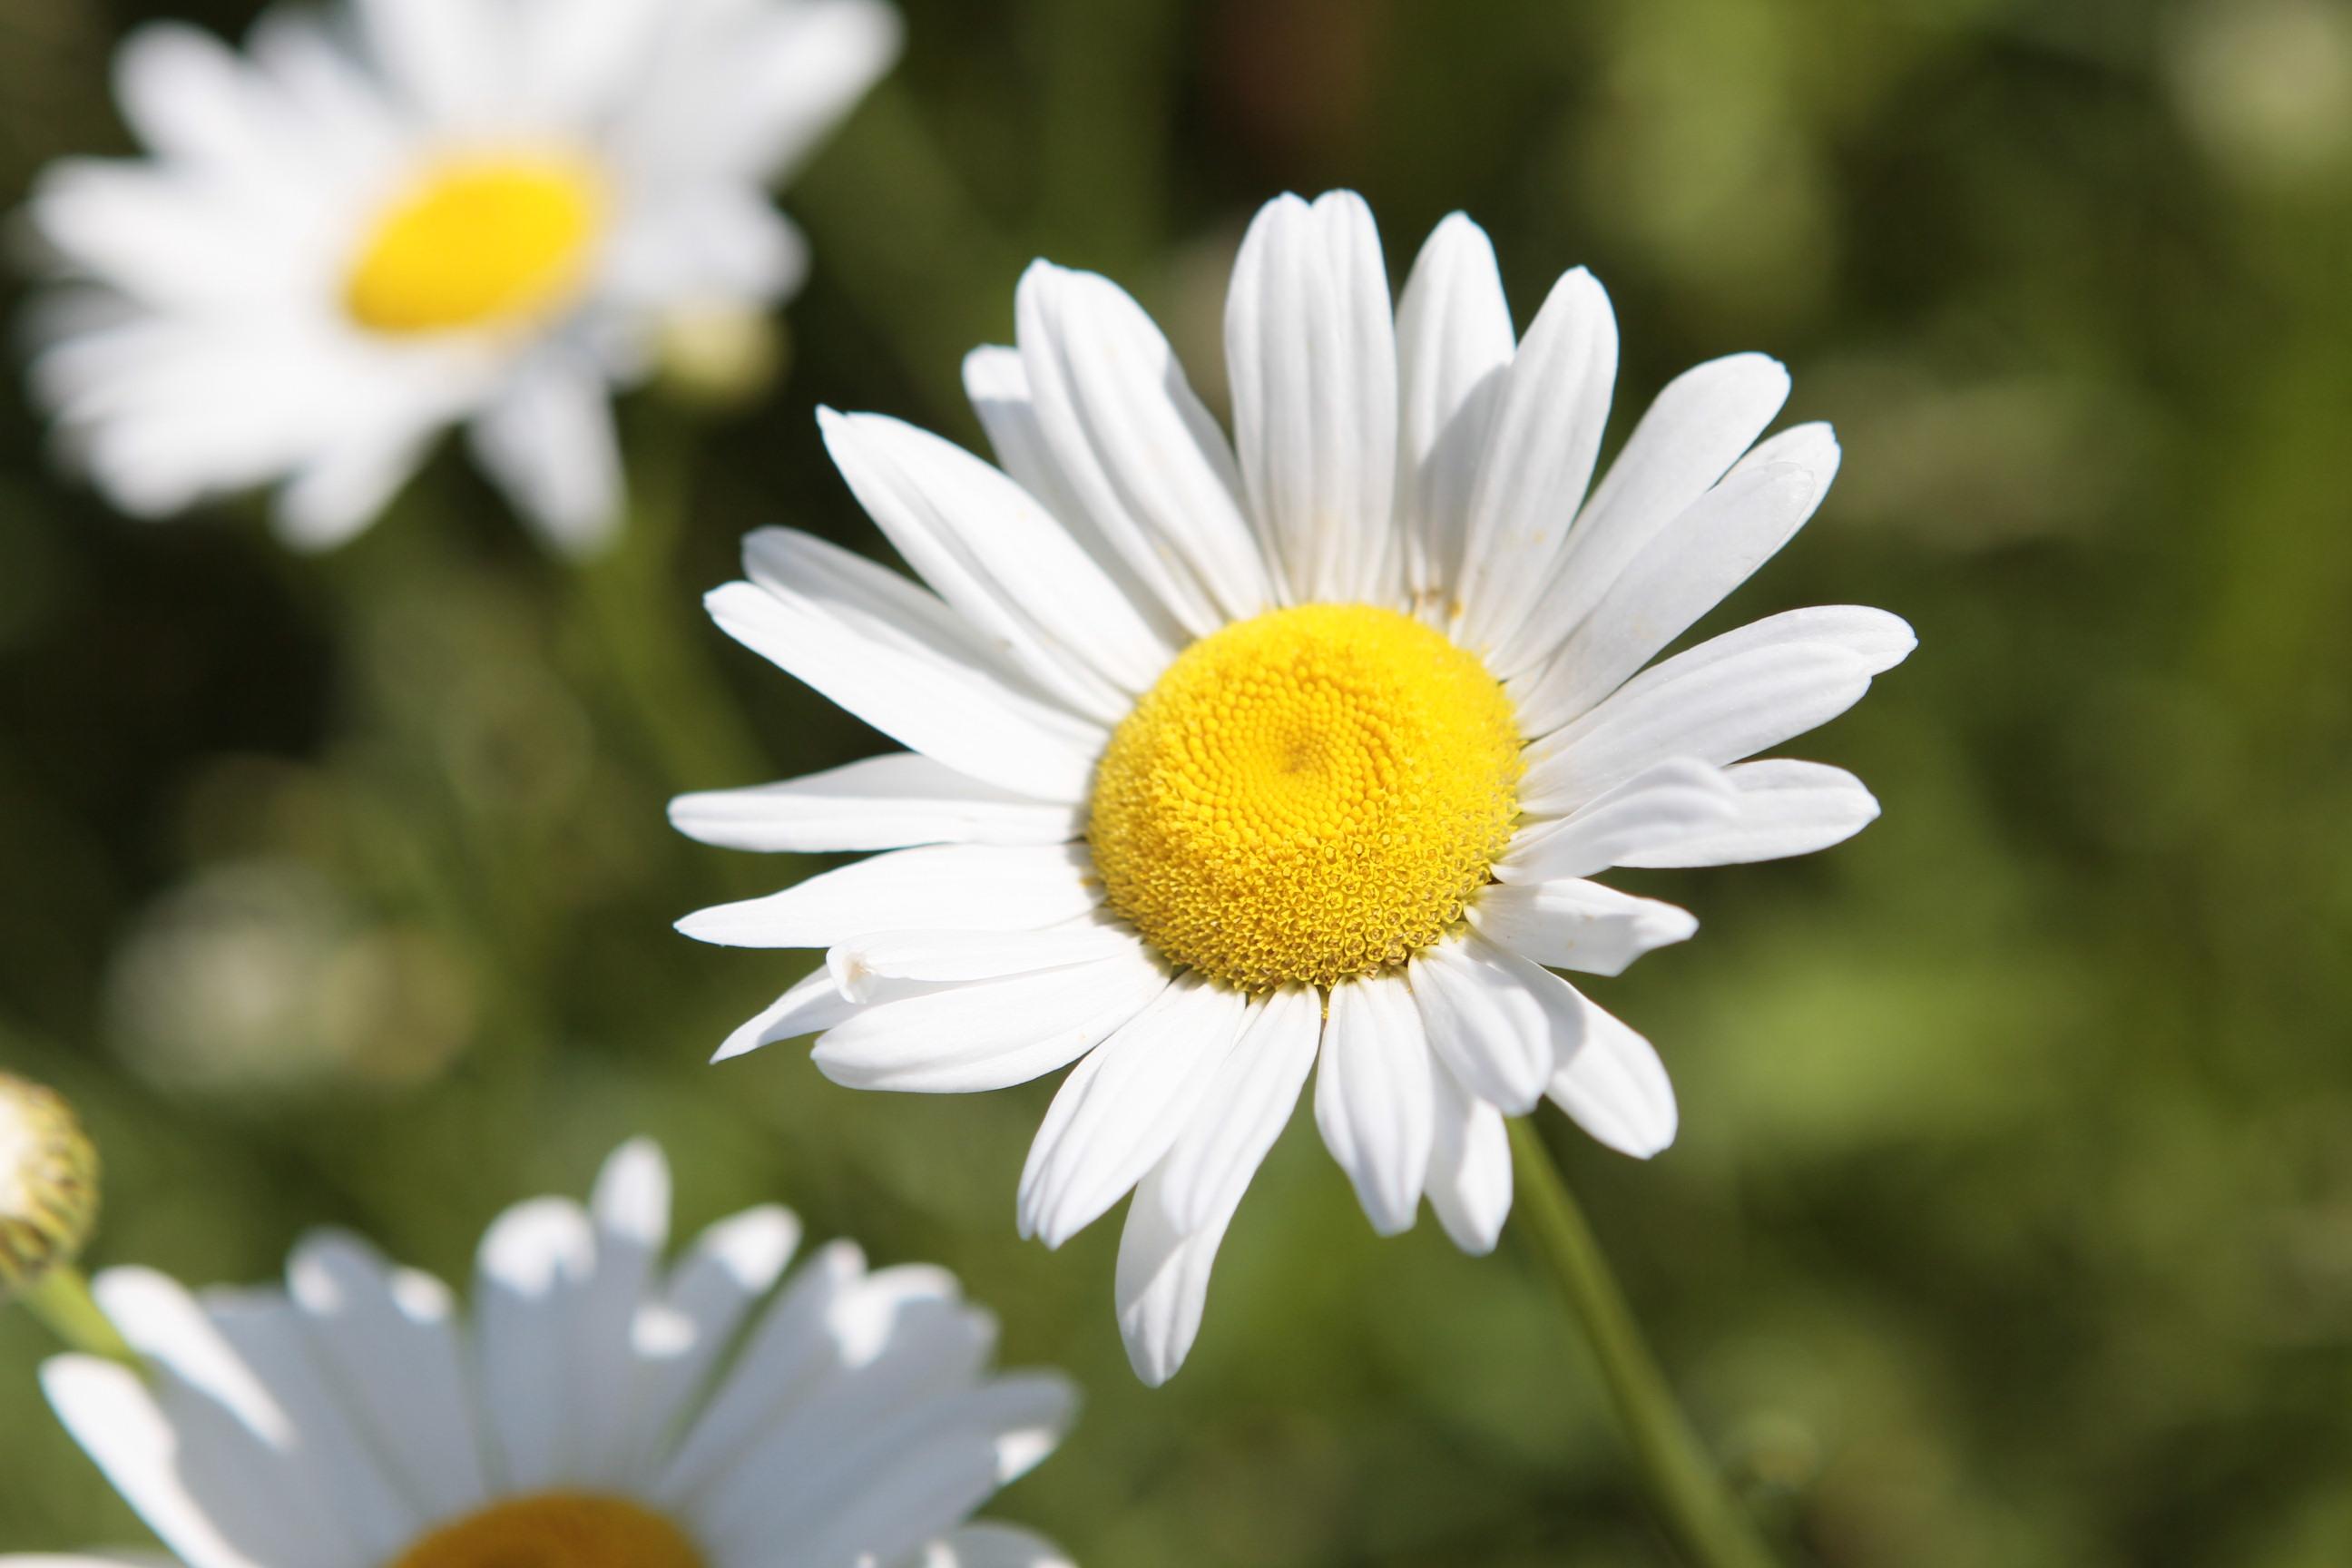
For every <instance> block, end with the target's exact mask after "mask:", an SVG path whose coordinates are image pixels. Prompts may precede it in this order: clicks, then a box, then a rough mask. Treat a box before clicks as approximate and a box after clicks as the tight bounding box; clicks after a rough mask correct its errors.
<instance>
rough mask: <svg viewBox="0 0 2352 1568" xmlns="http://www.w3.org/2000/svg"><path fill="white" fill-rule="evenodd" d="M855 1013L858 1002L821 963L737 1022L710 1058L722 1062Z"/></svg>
mask: <svg viewBox="0 0 2352 1568" xmlns="http://www.w3.org/2000/svg"><path fill="white" fill-rule="evenodd" d="M856 1016H857V1004H856V1003H855V1002H852V1001H851V1000H850V999H849V998H848V997H846V996H844V995H843V994H841V987H840V986H838V985H835V984H834V983H833V973H832V972H831V971H830V970H828V969H826V968H825V967H824V965H823V964H819V965H817V968H816V972H815V973H813V974H808V975H803V977H802V978H801V979H800V980H798V981H796V982H794V983H793V984H792V985H791V986H789V987H788V988H786V990H785V992H784V994H782V995H781V996H779V997H777V998H776V999H775V1000H774V1001H773V1002H771V1003H769V1004H768V1005H767V1006H765V1007H763V1008H761V1010H760V1011H759V1012H757V1013H755V1014H753V1015H752V1016H751V1017H750V1018H748V1019H746V1020H744V1022H742V1023H741V1024H740V1025H738V1026H736V1027H735V1029H734V1031H733V1032H732V1033H730V1035H729V1036H728V1037H727V1039H726V1043H725V1044H723V1045H721V1046H720V1047H719V1050H718V1052H717V1054H716V1055H714V1056H713V1057H712V1058H710V1059H711V1060H712V1061H714V1062H723V1061H727V1060H729V1059H730V1058H735V1057H740V1056H742V1055H743V1054H745V1053H746V1052H748V1051H756V1050H758V1049H759V1048H760V1047H761V1046H772V1045H774V1044H775V1043H776V1042H777V1041H779V1040H793V1039H798V1038H799V1037H801V1036H803V1035H814V1034H820V1033H822V1032H824V1030H826V1029H830V1028H832V1027H833V1026H835V1025H836V1024H840V1023H843V1022H845V1021H846V1020H848V1019H851V1018H854V1017H856Z"/></svg>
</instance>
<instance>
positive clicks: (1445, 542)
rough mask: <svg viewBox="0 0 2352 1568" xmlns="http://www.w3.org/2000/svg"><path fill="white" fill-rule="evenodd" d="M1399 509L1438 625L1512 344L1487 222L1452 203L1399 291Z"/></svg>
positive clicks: (1411, 571)
mask: <svg viewBox="0 0 2352 1568" xmlns="http://www.w3.org/2000/svg"><path fill="white" fill-rule="evenodd" d="M1396 338H1397V384H1398V402H1399V412H1398V421H1397V513H1398V520H1399V521H1400V523H1401V525H1402V534H1403V538H1404V545H1405V557H1406V559H1405V577H1406V583H1405V586H1406V588H1407V590H1408V591H1409V592H1410V593H1411V595H1412V602H1413V605H1414V606H1415V607H1416V608H1417V609H1419V610H1421V611H1422V613H1423V614H1424V615H1428V616H1432V618H1433V619H1434V620H1435V621H1436V623H1437V624H1439V625H1441V626H1442V625H1444V623H1445V622H1446V621H1447V620H1448V619H1449V618H1450V617H1451V614H1452V612H1451V610H1450V608H1449V602H1450V600H1451V598H1452V596H1453V593H1454V584H1455V583H1456V582H1457V581H1458V580H1459V578H1460V576H1461V574H1462V536H1463V531H1464V528H1465V524H1466V522H1467V520H1468V518H1469V515H1470V492H1471V487H1472V485H1473V484H1474V483H1475V481H1476V479H1477V477H1478V458H1479V455H1480V453H1482V452H1483V451H1484V450H1485V449H1486V434H1487V431H1488V429H1489V428H1490V427H1491V426H1492V425H1493V423H1494V416H1495V400H1496V397H1497V396H1498V395H1500V393H1501V391H1502V387H1503V375H1504V372H1505V371H1506V369H1507V367H1508V366H1509V364H1510V363H1511V353H1512V349H1513V347H1514V346H1515V345H1514V342H1513V339H1512V335H1511V308H1510V305H1509V304H1508V303H1507V301H1506V300H1505V299H1504V297H1503V278H1502V273H1501V271H1500V270H1499V269H1498V268H1496V265H1495V247H1494V246H1493V245H1492V244H1491V243H1489V242H1488V240H1487V238H1486V231H1485V230H1484V229H1482V228H1480V227H1479V226H1477V225H1476V224H1475V223H1473V222H1471V221H1470V220H1469V219H1468V218H1467V217H1465V216H1463V215H1462V214H1460V213H1454V214H1453V215H1452V216H1449V217H1447V218H1446V219H1445V220H1444V222H1442V223H1440V224H1439V225H1438V226H1436V228H1434V229H1433V230H1431V231H1430V236H1429V240H1428V243H1426V244H1424V245H1423V247H1421V255H1420V257H1419V258H1417V259H1416V260H1415V261H1414V262H1413V264H1412V276H1410V277H1408V278H1407V279H1405V283H1404V292H1403V293H1402V295H1400V296H1398V299H1397V320H1396Z"/></svg>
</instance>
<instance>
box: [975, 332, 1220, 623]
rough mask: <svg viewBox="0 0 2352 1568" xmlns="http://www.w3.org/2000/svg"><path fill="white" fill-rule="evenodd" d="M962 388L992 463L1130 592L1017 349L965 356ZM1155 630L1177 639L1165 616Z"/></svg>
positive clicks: (993, 348)
mask: <svg viewBox="0 0 2352 1568" xmlns="http://www.w3.org/2000/svg"><path fill="white" fill-rule="evenodd" d="M963 390H964V395H965V396H966V397H968V398H970V399H971V409H972V412H973V413H974V414H976V415H978V416H980V425H981V428H982V429H983V430H985V431H987V432H988V446H989V450H991V451H992V452H994V453H995V454H996V466H997V467H998V468H1003V470H1004V471H1005V472H1006V473H1007V474H1010V475H1011V476H1012V477H1013V482H1014V483H1016V484H1018V485H1019V486H1020V487H1021V488H1022V489H1024V490H1027V491H1028V492H1029V493H1030V494H1031V495H1032V496H1034V497H1035V498H1036V499H1037V500H1038V501H1039V502H1040V503H1041V504H1042V505H1043V506H1044V507H1045V510H1048V511H1050V512H1052V513H1053V514H1054V515H1055V517H1057V518H1059V519H1061V520H1062V522H1063V524H1064V525H1065V526H1066V527H1067V528H1069V530H1070V531H1071V534H1072V537H1074V538H1076V540H1077V541H1078V542H1080V543H1081V544H1083V545H1085V546H1086V549H1087V553H1088V554H1089V555H1092V556H1093V557H1094V558H1095V559H1096V561H1097V562H1098V563H1101V565H1102V567H1103V569H1104V570H1105V571H1107V572H1108V573H1110V574H1112V575H1113V576H1114V577H1117V578H1118V579H1119V581H1120V582H1121V583H1122V584H1125V585H1127V586H1128V587H1129V589H1130V591H1131V590H1133V589H1134V588H1135V587H1137V586H1139V580H1138V579H1136V578H1135V576H1134V575H1133V574H1131V573H1129V571H1128V567H1127V563H1125V562H1123V561H1121V560H1120V559H1119V558H1118V552H1117V551H1115V550H1112V549H1111V548H1110V547H1109V545H1108V542H1106V541H1105V540H1104V539H1103V537H1102V534H1101V531H1099V530H1097V528H1096V527H1095V525H1094V521H1093V520H1092V519H1090V518H1088V517H1087V514H1086V509H1085V508H1084V507H1082V506H1080V505H1079V504H1078V498H1077V493H1076V491H1075V490H1073V489H1071V488H1070V481H1069V478H1068V476H1067V475H1066V474H1064V473H1063V472H1062V469H1061V466H1060V464H1059V463H1057V462H1056V461H1055V458H1054V453H1053V448H1052V447H1050V446H1049V445H1047V443H1046V440H1045V426H1043V425H1041V424H1039V423H1038V420H1037V405H1036V402H1035V400H1034V399H1033V398H1032V397H1031V396H1030V395H1029V372H1028V370H1027V369H1026V368H1025V367H1024V366H1023V364H1022V363H1021V351H1020V350H1019V349H1014V348H1007V347H1004V346H1003V345H1002V344H997V343H991V344H987V345H984V346H982V347H981V348H976V349H974V350H972V351H971V353H968V354H966V355H964V356H963ZM1130 596H1131V597H1133V598H1134V599H1135V600H1136V602H1137V604H1138V605H1139V608H1141V609H1143V610H1145V611H1148V610H1149V609H1150V607H1151V606H1150V605H1149V603H1148V601H1149V599H1150V595H1148V594H1134V593H1132V592H1130ZM1157 629H1158V630H1159V632H1160V636H1161V637H1163V638H1165V639H1166V640H1168V641H1169V642H1171V643H1173V642H1176V641H1179V640H1181V634H1180V633H1179V632H1178V631H1177V629H1176V627H1175V625H1174V623H1173V622H1171V621H1166V620H1164V619H1163V620H1161V621H1160V622H1159V623H1157Z"/></svg>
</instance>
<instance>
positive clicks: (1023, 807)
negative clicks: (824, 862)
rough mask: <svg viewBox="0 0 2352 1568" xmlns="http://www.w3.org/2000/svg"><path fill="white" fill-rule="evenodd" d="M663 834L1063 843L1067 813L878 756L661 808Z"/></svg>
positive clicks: (768, 840) (789, 846) (819, 842)
mask: <svg viewBox="0 0 2352 1568" xmlns="http://www.w3.org/2000/svg"><path fill="white" fill-rule="evenodd" d="M669 820H670V826H673V827H675V828H677V830H678V831H679V832H680V833H683V834H685V835H686V836H687V837H688V838H693V839H697V840H699V841H700V842H702V843H704V844H716V845H719V846H721V847H725V848H729V849H759V850H780V851H787V852H803V853H805V852H809V851H825V850H837V849H900V848H905V847H909V846H913V845H917V844H1063V843H1067V842H1068V841H1069V840H1071V839H1074V838H1076V837H1078V836H1079V835H1080V833H1081V832H1082V831H1083V829H1084V818H1083V816H1081V814H1080V813H1079V812H1078V811H1077V809H1076V808H1075V807H1073V806H1069V805H1054V804H1051V803H1049V802H1045V801H1035V800H1029V799H1026V798H1024V797H1023V796H1021V795H1014V794H1013V793H1012V792H1011V791H1009V790H1002V789H999V788H997V787H996V786H995V785H994V784H983V783H982V782H981V781H980V780H978V779H975V778H972V777H970V776H968V775H967V774H964V773H957V772H956V771H955V770H954V769H953V768H950V767H948V766H947V765H946V764H944V763H935V762H933V761H932V760H931V759H930V758H929V757H926V756H924V755H922V754H921V753H920V752H884V753H883V754H882V755H881V756H878V757H867V758H866V759H865V760H864V761H862V762H856V763H846V764H845V765H844V766H841V767H837V768H828V769H826V770H825V771H824V772H823V773H806V774H803V776H801V777H799V778H795V779H785V780H782V782H780V783H777V784H754V785H752V786H751V787H750V788H748V789H719V790H704V791H701V792H699V793H698V794H695V795H679V796H678V797H677V799H676V800H673V801H671V802H670V803H669Z"/></svg>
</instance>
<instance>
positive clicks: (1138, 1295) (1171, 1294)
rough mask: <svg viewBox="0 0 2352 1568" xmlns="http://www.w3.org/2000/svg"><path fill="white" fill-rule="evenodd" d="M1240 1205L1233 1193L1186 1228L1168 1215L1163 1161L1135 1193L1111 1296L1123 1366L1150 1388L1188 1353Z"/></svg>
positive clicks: (1172, 1373)
mask: <svg viewBox="0 0 2352 1568" xmlns="http://www.w3.org/2000/svg"><path fill="white" fill-rule="evenodd" d="M1240 1205H1241V1194H1239V1193H1238V1192H1236V1193H1234V1195H1233V1198H1232V1200H1231V1201H1230V1202H1228V1203H1226V1204H1224V1205H1223V1206H1222V1207H1220V1208H1218V1209H1216V1210H1214V1211H1213V1212H1212V1213H1211V1214H1209V1215H1206V1216H1205V1217H1204V1218H1203V1219H1202V1222H1201V1224H1200V1225H1199V1226H1197V1227H1196V1228H1194V1229H1192V1230H1185V1229H1182V1228H1180V1227H1179V1226H1178V1225H1177V1223H1176V1221H1175V1219H1174V1217H1173V1215H1172V1214H1171V1205H1170V1201H1169V1193H1168V1162H1167V1161H1164V1160H1163V1161H1161V1162H1160V1163H1159V1164H1158V1165H1155V1166H1153V1167H1152V1169H1151V1170H1150V1173H1148V1174H1146V1175H1145V1176H1144V1178H1143V1181H1142V1184H1140V1185H1139V1186H1138V1187H1137V1188H1136V1190H1135V1201H1134V1202H1133V1203H1131V1204H1129V1205H1128V1209H1127V1226H1126V1227H1125V1228H1124V1229H1123V1230H1121V1231H1120V1233H1119V1238H1118V1276H1117V1279H1116V1281H1115V1283H1114V1285H1113V1287H1112V1292H1113V1298H1114V1300H1116V1302H1117V1304H1118V1331H1119V1337H1120V1339H1121V1340H1123V1341H1124V1342H1126V1345H1127V1362H1128V1364H1129V1366H1131V1367H1133V1368H1134V1369H1135V1375H1136V1376H1137V1377H1139V1378H1141V1379H1142V1380H1143V1382H1144V1384H1146V1385H1147V1386H1149V1387H1152V1388H1157V1387H1159V1386H1160V1384H1163V1383H1166V1382H1167V1381H1168V1380H1169V1379H1170V1378H1171V1377H1173V1376H1175V1375H1176V1372H1177V1369H1178V1368H1180V1367H1181V1366H1182V1365H1183V1364H1184V1358H1185V1356H1187V1355H1188V1354H1190V1353H1191V1352H1192V1342H1193V1340H1194V1339H1195V1338H1197V1337H1198V1336H1199V1334H1200V1332H1201V1314H1202V1310H1204V1309H1205V1308H1206V1307H1207V1305H1208V1300H1209V1276H1210V1272H1211V1270H1212V1269H1213V1267H1214V1266H1215V1264H1216V1261H1217V1247H1218V1246H1219V1244H1220V1243H1222V1242H1223V1240H1224V1238H1225V1227H1226V1226H1229V1225H1231V1224H1232V1223H1233V1217H1234V1210H1235V1209H1236V1208H1238V1207H1239V1206H1240Z"/></svg>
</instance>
